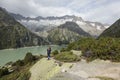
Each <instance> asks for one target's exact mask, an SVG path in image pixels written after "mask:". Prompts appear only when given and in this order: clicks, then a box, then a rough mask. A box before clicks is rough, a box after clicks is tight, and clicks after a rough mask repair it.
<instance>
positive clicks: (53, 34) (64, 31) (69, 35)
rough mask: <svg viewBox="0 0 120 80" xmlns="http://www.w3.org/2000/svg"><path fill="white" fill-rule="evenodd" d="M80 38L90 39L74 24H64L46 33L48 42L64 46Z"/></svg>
mask: <svg viewBox="0 0 120 80" xmlns="http://www.w3.org/2000/svg"><path fill="white" fill-rule="evenodd" d="M81 37H91V36H90V35H89V34H88V33H86V32H85V31H83V30H82V29H81V28H80V27H79V26H78V25H77V24H76V23H75V22H66V23H65V24H62V25H60V26H58V27H57V28H54V29H52V30H49V31H48V36H47V38H48V40H49V41H50V42H55V43H57V44H65V43H70V42H73V41H77V40H79V39H80V38H81Z"/></svg>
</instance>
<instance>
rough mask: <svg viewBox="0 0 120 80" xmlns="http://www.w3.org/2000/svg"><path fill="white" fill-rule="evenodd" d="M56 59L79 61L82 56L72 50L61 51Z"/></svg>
mask: <svg viewBox="0 0 120 80" xmlns="http://www.w3.org/2000/svg"><path fill="white" fill-rule="evenodd" d="M55 59H56V60H59V61H63V62H74V61H79V60H80V58H79V57H78V56H77V55H75V54H73V53H72V52H70V51H68V52H61V53H59V54H57V55H56V56H55Z"/></svg>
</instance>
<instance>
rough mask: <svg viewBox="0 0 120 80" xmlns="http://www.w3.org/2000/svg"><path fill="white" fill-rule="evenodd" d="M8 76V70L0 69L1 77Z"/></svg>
mask: <svg viewBox="0 0 120 80" xmlns="http://www.w3.org/2000/svg"><path fill="white" fill-rule="evenodd" d="M7 74H9V71H8V69H7V68H4V69H0V77H2V76H3V75H7Z"/></svg>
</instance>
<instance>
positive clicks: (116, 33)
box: [100, 19, 120, 38]
mask: <svg viewBox="0 0 120 80" xmlns="http://www.w3.org/2000/svg"><path fill="white" fill-rule="evenodd" d="M100 37H113V38H120V19H119V20H117V21H116V22H115V23H114V24H112V25H111V26H110V27H109V28H108V29H106V30H105V31H104V32H103V33H102V34H101V35H100Z"/></svg>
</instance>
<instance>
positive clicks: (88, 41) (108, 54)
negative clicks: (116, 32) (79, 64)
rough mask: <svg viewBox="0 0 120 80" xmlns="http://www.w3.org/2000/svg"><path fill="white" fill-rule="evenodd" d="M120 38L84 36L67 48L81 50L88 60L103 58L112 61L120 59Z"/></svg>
mask: <svg viewBox="0 0 120 80" xmlns="http://www.w3.org/2000/svg"><path fill="white" fill-rule="evenodd" d="M119 44H120V39H119V38H110V37H106V38H99V39H93V38H82V39H80V40H79V41H77V42H73V43H71V44H69V45H68V47H67V48H66V50H68V51H70V50H72V49H74V50H81V51H82V53H83V54H82V56H84V57H86V58H87V60H88V61H91V60H94V59H97V58H99V59H103V60H111V61H116V62H118V61H120V45H119Z"/></svg>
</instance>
